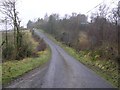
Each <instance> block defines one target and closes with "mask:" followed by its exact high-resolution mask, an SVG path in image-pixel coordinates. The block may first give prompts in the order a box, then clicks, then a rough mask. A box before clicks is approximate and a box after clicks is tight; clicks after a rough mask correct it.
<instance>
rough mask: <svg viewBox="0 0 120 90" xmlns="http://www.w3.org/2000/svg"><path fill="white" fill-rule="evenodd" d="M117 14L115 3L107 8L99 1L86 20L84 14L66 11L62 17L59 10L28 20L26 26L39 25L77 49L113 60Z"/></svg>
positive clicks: (116, 49)
mask: <svg viewBox="0 0 120 90" xmlns="http://www.w3.org/2000/svg"><path fill="white" fill-rule="evenodd" d="M119 18H120V12H119V6H116V7H115V8H112V9H110V8H109V6H107V5H106V4H103V5H100V6H99V9H98V11H97V12H95V13H92V15H91V21H90V22H88V17H87V16H86V15H85V14H77V13H72V15H67V14H66V15H65V16H64V18H60V16H59V14H52V15H50V16H48V15H47V14H46V15H45V17H44V18H38V20H37V21H35V22H33V21H31V20H29V21H28V23H27V27H28V28H38V29H39V28H41V29H43V30H44V31H46V32H48V33H50V34H52V35H53V36H54V37H55V38H56V39H57V40H59V41H61V42H62V43H64V44H66V45H68V46H70V47H72V48H74V49H76V51H78V52H79V51H81V50H93V51H94V50H97V51H98V52H99V54H100V57H101V58H104V57H107V59H112V60H113V59H114V60H115V61H116V60H118V58H119V48H120V40H119V39H120V37H119V36H120V33H119V31H120V28H119V23H118V19H119Z"/></svg>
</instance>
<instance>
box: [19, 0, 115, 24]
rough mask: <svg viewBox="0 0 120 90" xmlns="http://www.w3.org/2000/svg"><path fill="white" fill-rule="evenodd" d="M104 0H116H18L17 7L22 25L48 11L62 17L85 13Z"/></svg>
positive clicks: (109, 0)
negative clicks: (74, 13) (73, 13)
mask: <svg viewBox="0 0 120 90" xmlns="http://www.w3.org/2000/svg"><path fill="white" fill-rule="evenodd" d="M103 1H104V2H105V3H111V2H112V1H114V0H18V5H17V9H18V11H19V13H20V14H19V16H20V18H21V21H22V22H21V25H23V26H25V25H26V24H27V22H28V20H34V19H37V18H38V17H40V18H43V17H44V15H45V14H46V13H47V14H48V15H50V14H52V13H58V14H60V17H63V16H64V15H65V14H69V15H71V13H72V12H76V13H82V14H84V13H86V12H87V11H89V10H91V9H92V8H94V7H95V6H96V5H98V4H99V3H101V2H103Z"/></svg>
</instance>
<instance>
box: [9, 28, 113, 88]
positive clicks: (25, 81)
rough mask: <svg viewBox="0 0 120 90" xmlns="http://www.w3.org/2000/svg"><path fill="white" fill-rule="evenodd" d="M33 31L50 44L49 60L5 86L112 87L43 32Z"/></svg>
mask: <svg viewBox="0 0 120 90" xmlns="http://www.w3.org/2000/svg"><path fill="white" fill-rule="evenodd" d="M34 32H35V33H36V34H37V35H38V36H40V37H41V38H43V39H44V41H45V42H46V43H47V44H48V45H49V46H50V48H51V51H52V57H51V60H50V61H49V63H47V64H46V65H43V66H42V67H40V68H37V69H35V70H33V71H31V72H29V73H28V74H26V75H24V76H23V77H21V78H20V79H19V80H16V81H14V82H12V83H11V84H10V85H8V86H7V88H112V85H110V84H109V83H108V82H107V81H106V80H104V79H103V78H101V77H100V76H98V75H97V74H96V73H94V72H93V71H92V70H90V69H89V68H87V67H86V66H84V65H83V64H81V63H80V62H78V61H77V60H75V59H74V58H73V57H72V56H70V55H68V54H67V53H66V52H65V51H64V50H63V49H62V48H61V47H60V46H58V45H57V44H55V43H54V42H52V41H51V40H50V39H49V38H47V37H46V36H45V35H44V34H43V33H41V32H39V31H37V30H35V31H34Z"/></svg>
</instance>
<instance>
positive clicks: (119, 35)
mask: <svg viewBox="0 0 120 90" xmlns="http://www.w3.org/2000/svg"><path fill="white" fill-rule="evenodd" d="M117 29H118V88H119V89H120V77H119V76H120V1H119V2H118V24H117Z"/></svg>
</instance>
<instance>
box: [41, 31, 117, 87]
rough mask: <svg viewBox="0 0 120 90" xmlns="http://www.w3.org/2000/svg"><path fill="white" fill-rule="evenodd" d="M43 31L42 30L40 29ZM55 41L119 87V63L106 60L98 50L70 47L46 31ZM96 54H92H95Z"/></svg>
mask: <svg viewBox="0 0 120 90" xmlns="http://www.w3.org/2000/svg"><path fill="white" fill-rule="evenodd" d="M40 31H41V30H40ZM45 34H46V35H47V36H48V37H49V38H50V39H51V40H52V41H53V42H55V43H57V44H58V45H60V46H61V47H62V48H63V49H64V50H65V51H66V52H68V54H70V55H71V56H73V57H74V58H75V59H76V60H78V61H80V62H81V63H83V64H84V65H86V66H87V67H89V68H90V69H92V70H93V71H95V72H96V73H97V74H98V75H100V76H101V77H103V78H104V79H106V80H107V81H108V82H109V83H111V84H112V85H113V86H114V87H118V65H117V63H116V62H113V61H111V60H105V59H102V58H100V57H99V55H98V53H97V52H98V51H91V50H81V51H80V52H77V51H76V50H75V49H73V48H71V47H68V46H67V45H65V44H63V43H62V42H59V41H57V40H56V39H55V38H53V37H52V36H51V35H50V34H47V33H45ZM93 53H94V55H91V54H93Z"/></svg>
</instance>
